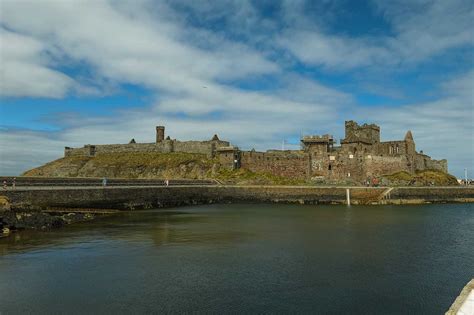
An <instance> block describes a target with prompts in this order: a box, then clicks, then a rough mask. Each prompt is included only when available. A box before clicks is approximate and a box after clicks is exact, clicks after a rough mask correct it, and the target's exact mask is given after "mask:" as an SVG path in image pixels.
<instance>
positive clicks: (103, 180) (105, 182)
mask: <svg viewBox="0 0 474 315" xmlns="http://www.w3.org/2000/svg"><path fill="white" fill-rule="evenodd" d="M105 186H107V178H105V177H104V178H102V187H105Z"/></svg>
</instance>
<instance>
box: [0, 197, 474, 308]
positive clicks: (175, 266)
mask: <svg viewBox="0 0 474 315" xmlns="http://www.w3.org/2000/svg"><path fill="white" fill-rule="evenodd" d="M472 248H474V209H473V206H472V205H470V204H464V205H427V206H368V207H367V206H351V207H345V206H295V205H211V206H196V207H186V208H177V209H171V210H166V211H164V210H151V211H141V212H130V213H123V214H120V215H117V216H113V217H110V218H104V219H102V220H97V221H94V222H88V223H83V224H77V225H71V226H68V227H66V228H63V229H60V230H56V231H51V232H22V233H17V234H14V235H13V237H11V238H6V239H0V276H1V280H2V281H0V312H2V311H5V313H12V312H20V313H29V312H32V311H33V310H34V312H35V313H63V312H65V309H66V310H67V311H68V312H74V310H80V311H81V313H84V312H87V313H90V312H93V313H123V312H125V311H126V312H131V313H149V312H155V313H156V312H158V313H159V312H178V313H180V312H201V313H209V312H211V313H223V312H239V313H262V312H276V313H281V312H284V313H318V312H320V313H321V312H330V313H363V314H367V313H442V312H444V311H445V310H446V309H447V308H448V307H449V305H450V303H451V302H452V301H453V299H454V297H455V296H456V295H457V294H458V292H459V289H460V288H462V286H463V285H464V284H465V282H466V281H467V279H470V278H472V277H473V276H474V274H473V273H474V270H473V268H472V266H473V265H474V251H472ZM18 296H21V297H22V299H21V301H20V300H19V299H17V297H18ZM78 297H80V299H79V298H78ZM57 301H61V303H57ZM400 301H403V303H401V302H400ZM77 312H78V311H77Z"/></svg>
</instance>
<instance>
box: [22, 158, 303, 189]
mask: <svg viewBox="0 0 474 315" xmlns="http://www.w3.org/2000/svg"><path fill="white" fill-rule="evenodd" d="M23 176H45V177H108V178H150V179H151V178H168V179H208V178H213V179H218V180H220V181H221V182H224V183H229V184H262V185H290V184H291V185H296V184H302V183H303V182H302V181H298V180H293V179H289V178H285V177H281V176H275V175H272V174H267V173H255V172H251V171H249V170H237V171H231V170H228V169H226V168H223V167H221V165H220V164H219V163H218V161H217V159H211V158H208V157H207V156H206V155H204V154H194V153H181V152H173V153H114V154H106V155H105V154H104V155H100V154H99V155H97V156H94V157H85V156H69V157H64V158H61V159H58V160H55V161H52V162H49V163H47V164H45V165H43V166H40V167H37V168H34V169H31V170H29V171H26V172H25V173H23Z"/></svg>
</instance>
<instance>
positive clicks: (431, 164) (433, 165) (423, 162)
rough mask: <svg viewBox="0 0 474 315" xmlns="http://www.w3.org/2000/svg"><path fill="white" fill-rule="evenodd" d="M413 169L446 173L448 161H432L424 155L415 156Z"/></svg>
mask: <svg viewBox="0 0 474 315" xmlns="http://www.w3.org/2000/svg"><path fill="white" fill-rule="evenodd" d="M415 169H416V170H417V171H422V170H438V171H443V172H445V173H447V172H448V161H447V160H445V159H443V160H433V159H431V157H429V156H428V155H425V154H419V153H418V154H416V156H415Z"/></svg>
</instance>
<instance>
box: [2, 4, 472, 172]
mask: <svg viewBox="0 0 474 315" xmlns="http://www.w3.org/2000/svg"><path fill="white" fill-rule="evenodd" d="M473 21H474V2H472V1H471V0H399V1H385V0H368V1H363V0H360V1H351V0H333V1H328V0H321V1H305V0H281V1H278V0H260V1H246V0H219V1H215V0H213V1H211V0H209V1H208V0H199V1H193V0H156V1H151V0H134V1H116V0H114V1H106V0H85V1H80V0H78V1H74V0H42V1H36V0H30V1H27V0H0V174H3V175H18V174H20V173H22V172H24V171H25V170H28V169H31V168H33V167H37V166H39V165H42V164H44V163H46V162H48V161H51V160H54V159H57V158H60V157H62V155H63V150H64V147H65V146H71V147H82V146H83V145H84V144H106V143H128V141H130V139H131V138H134V139H135V140H136V141H137V142H153V141H154V139H155V126H156V125H165V126H166V135H170V136H171V137H172V138H177V139H180V140H201V139H210V138H211V137H212V136H213V135H214V134H215V133H217V134H218V135H219V137H220V138H221V139H225V140H229V141H231V143H232V144H234V145H237V146H239V147H240V148H241V149H252V148H255V149H257V150H266V149H271V148H277V149H279V148H281V147H282V142H283V141H285V143H286V145H285V148H287V149H288V148H294V149H297V148H299V137H300V135H302V134H304V135H308V134H325V133H330V134H333V135H334V136H335V138H336V139H341V138H343V137H344V121H345V120H355V121H357V122H359V123H376V124H377V125H379V126H381V137H382V141H389V140H401V139H403V138H404V136H405V133H406V131H407V130H411V131H412V133H413V137H414V140H415V143H416V149H417V150H418V151H419V150H423V151H424V153H426V154H428V155H430V156H432V157H433V158H435V159H443V158H446V159H447V160H448V167H449V172H450V173H452V174H454V175H456V176H458V177H463V176H464V169H465V168H467V169H468V171H469V177H474V176H473V174H474V173H473V172H474V158H473V156H474V142H473V125H474V114H473V112H474V111H473V108H474V92H473V91H474V50H473V48H474V22H473Z"/></svg>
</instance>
